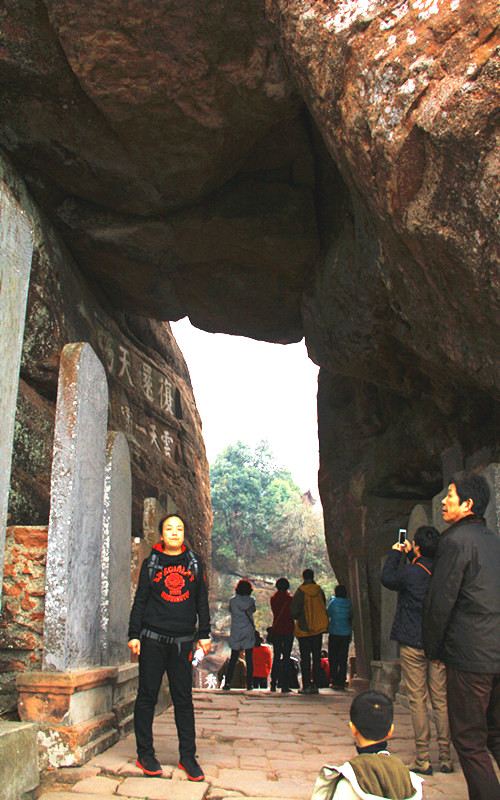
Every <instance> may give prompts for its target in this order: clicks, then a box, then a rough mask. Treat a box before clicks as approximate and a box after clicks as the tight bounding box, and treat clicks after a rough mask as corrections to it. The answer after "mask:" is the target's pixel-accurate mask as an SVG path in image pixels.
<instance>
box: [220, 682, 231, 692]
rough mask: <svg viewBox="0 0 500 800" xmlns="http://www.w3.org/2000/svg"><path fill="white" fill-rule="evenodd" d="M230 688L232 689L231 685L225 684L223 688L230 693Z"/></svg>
mask: <svg viewBox="0 0 500 800" xmlns="http://www.w3.org/2000/svg"><path fill="white" fill-rule="evenodd" d="M230 688H231V687H230V685H229V684H228V683H225V684H224V686H223V687H222V689H223V690H224V691H225V692H228V691H229V690H230Z"/></svg>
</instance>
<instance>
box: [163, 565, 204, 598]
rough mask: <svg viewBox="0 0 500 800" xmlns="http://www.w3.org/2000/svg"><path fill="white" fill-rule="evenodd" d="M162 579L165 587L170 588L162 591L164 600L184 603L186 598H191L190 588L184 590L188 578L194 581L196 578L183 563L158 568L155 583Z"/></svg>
mask: <svg viewBox="0 0 500 800" xmlns="http://www.w3.org/2000/svg"><path fill="white" fill-rule="evenodd" d="M162 579H163V583H164V585H165V588H166V589H168V592H165V591H162V592H161V594H160V597H161V598H162V600H165V601H166V602H167V603H182V602H183V601H184V600H188V599H189V595H190V592H189V589H187V590H186V591H185V592H183V591H182V590H183V589H184V588H185V585H186V579H187V580H188V581H189V582H190V583H193V581H194V580H195V578H194V575H193V573H192V572H191V570H189V569H186V567H185V566H184V565H183V564H178V565H177V566H170V567H163V569H160V570H158V572H157V573H156V575H155V576H154V578H153V583H160V581H161V580H162Z"/></svg>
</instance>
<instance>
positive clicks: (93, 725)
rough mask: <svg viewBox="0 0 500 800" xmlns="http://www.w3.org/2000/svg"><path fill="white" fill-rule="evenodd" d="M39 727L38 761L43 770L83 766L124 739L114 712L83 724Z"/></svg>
mask: <svg viewBox="0 0 500 800" xmlns="http://www.w3.org/2000/svg"><path fill="white" fill-rule="evenodd" d="M38 727H39V730H38V758H39V764H40V768H41V769H42V770H45V769H48V768H50V767H52V768H53V767H81V766H82V765H83V764H85V763H86V762H87V761H88V760H89V759H91V758H92V757H93V756H96V755H98V754H99V753H102V752H103V751H104V750H107V749H108V747H111V745H113V744H115V742H117V741H118V739H119V738H120V734H119V733H118V730H117V729H116V718H115V715H114V714H113V713H109V714H101V716H99V717H95V718H94V719H93V720H91V721H90V722H82V723H80V724H79V725H71V726H67V727H66V726H64V725H50V724H48V723H41V724H40V725H39V726H38Z"/></svg>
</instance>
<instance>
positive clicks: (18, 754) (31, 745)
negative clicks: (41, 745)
mask: <svg viewBox="0 0 500 800" xmlns="http://www.w3.org/2000/svg"><path fill="white" fill-rule="evenodd" d="M37 731H38V728H37V726H36V725H35V724H33V723H31V722H0V787H1V792H0V793H1V797H2V800H20V798H23V799H24V798H25V797H29V796H30V793H31V792H33V791H34V790H35V789H36V788H37V787H38V786H39V784H40V778H39V773H38V748H37Z"/></svg>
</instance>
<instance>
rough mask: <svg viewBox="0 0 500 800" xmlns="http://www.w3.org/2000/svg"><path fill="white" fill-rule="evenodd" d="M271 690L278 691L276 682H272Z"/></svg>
mask: <svg viewBox="0 0 500 800" xmlns="http://www.w3.org/2000/svg"><path fill="white" fill-rule="evenodd" d="M270 691H271V692H275V691H276V684H275V683H272V684H271V689H270Z"/></svg>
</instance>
